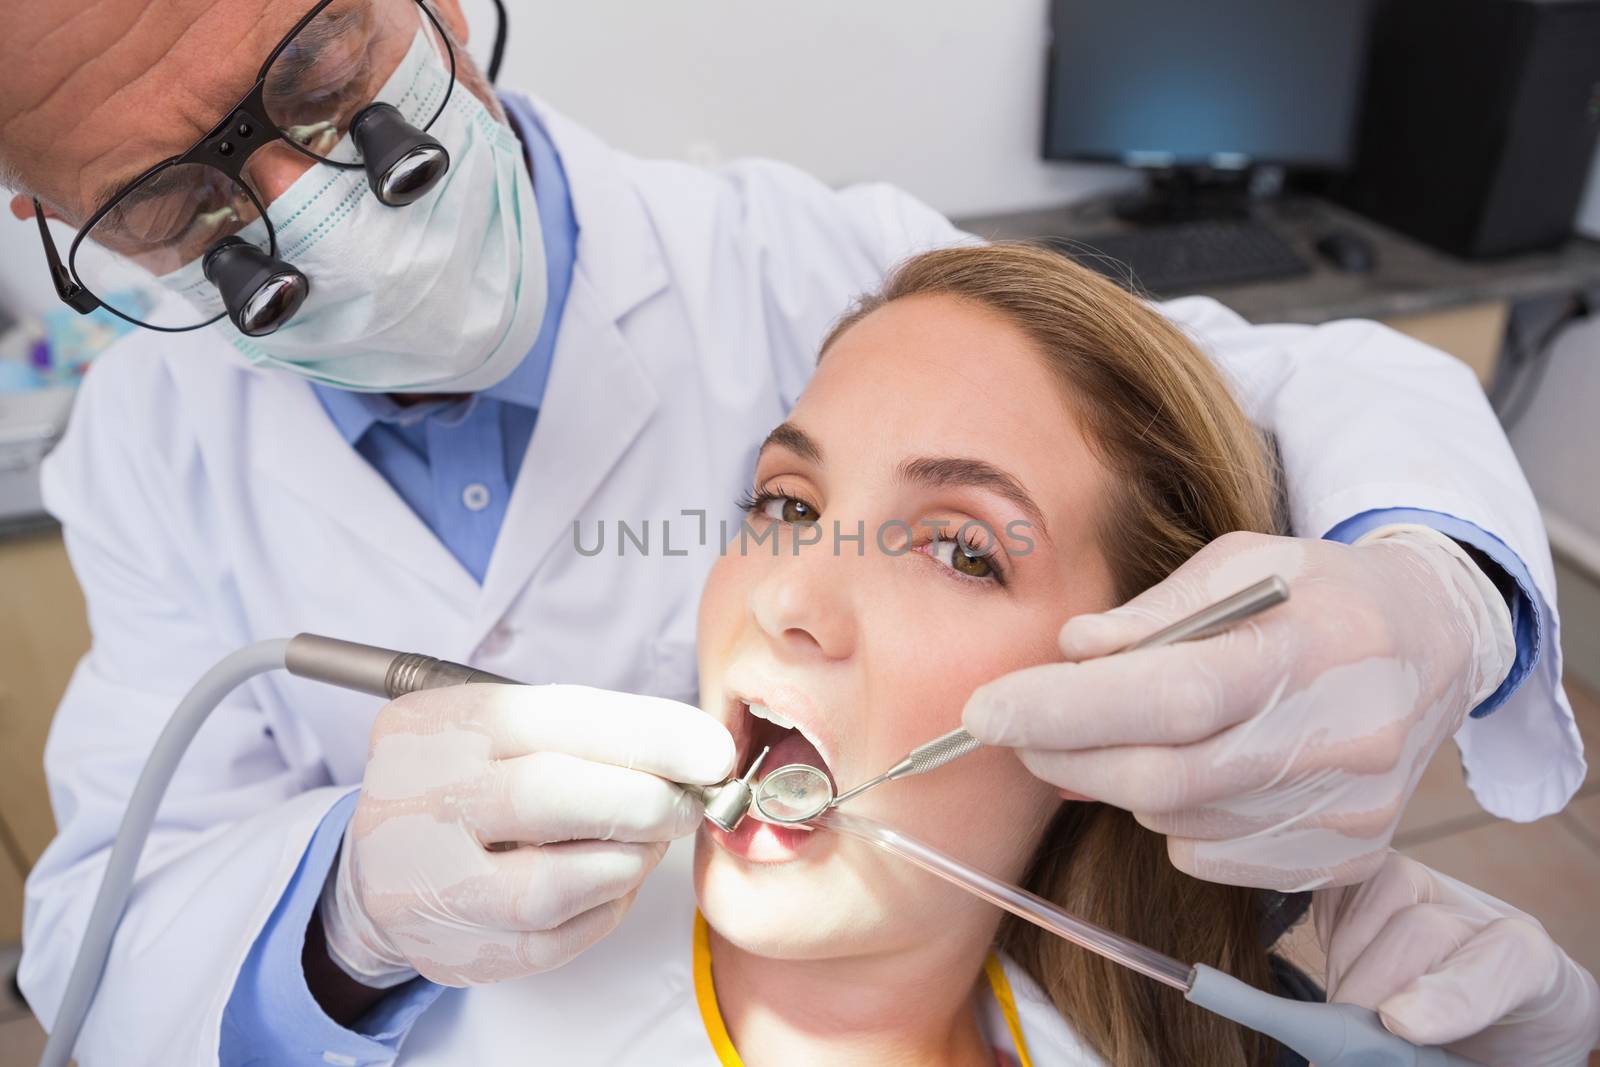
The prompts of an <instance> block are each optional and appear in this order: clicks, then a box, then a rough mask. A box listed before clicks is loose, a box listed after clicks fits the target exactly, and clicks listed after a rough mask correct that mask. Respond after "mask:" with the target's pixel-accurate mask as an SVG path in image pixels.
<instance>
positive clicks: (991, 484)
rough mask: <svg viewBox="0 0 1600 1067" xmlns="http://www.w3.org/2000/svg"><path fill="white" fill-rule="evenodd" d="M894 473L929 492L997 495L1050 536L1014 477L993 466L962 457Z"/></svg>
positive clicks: (934, 459)
mask: <svg viewBox="0 0 1600 1067" xmlns="http://www.w3.org/2000/svg"><path fill="white" fill-rule="evenodd" d="M897 473H898V474H899V476H900V477H901V479H903V480H904V481H908V482H916V483H918V484H919V485H925V486H929V487H932V488H940V487H971V488H974V489H987V490H989V491H990V492H992V493H998V494H999V495H1000V496H1003V497H1005V498H1006V499H1007V500H1009V501H1011V502H1012V503H1013V504H1015V505H1016V506H1017V507H1019V508H1021V509H1022V511H1023V513H1024V514H1026V515H1027V516H1028V519H1029V521H1031V522H1032V523H1033V524H1034V525H1035V526H1037V527H1038V528H1039V530H1040V531H1041V532H1042V533H1043V534H1044V535H1045V536H1046V537H1049V536H1050V530H1049V528H1048V527H1047V526H1046V525H1045V521H1044V513H1043V512H1041V511H1040V510H1039V505H1037V504H1035V503H1034V502H1033V497H1031V496H1029V495H1028V491H1027V490H1026V489H1024V488H1023V487H1022V483H1021V482H1020V481H1018V480H1017V478H1016V477H1015V476H1013V475H1011V474H1009V473H1007V472H1006V471H1003V470H1001V469H1000V468H999V467H996V466H995V465H994V464H993V463H989V462H986V461H985V460H981V459H971V458H968V457H965V456H920V457H918V458H916V459H908V460H906V461H905V462H903V463H901V464H900V467H899V470H898V471H897Z"/></svg>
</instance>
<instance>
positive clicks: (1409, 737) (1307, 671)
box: [963, 526, 1516, 890]
mask: <svg viewBox="0 0 1600 1067" xmlns="http://www.w3.org/2000/svg"><path fill="white" fill-rule="evenodd" d="M1272 574H1279V575H1282V576H1283V577H1284V578H1285V579H1287V580H1288V582H1289V586H1290V597H1289V600H1288V602H1287V603H1284V604H1281V605H1279V606H1277V607H1275V608H1272V609H1271V610H1270V611H1267V612H1265V613H1264V614H1262V615H1260V616H1257V617H1256V618H1255V619H1253V620H1250V621H1248V622H1246V623H1244V624H1242V625H1239V626H1237V627H1235V628H1234V629H1232V630H1230V631H1227V632H1225V633H1222V634H1219V635H1217V636H1215V637H1210V638H1207V639H1205V640H1203V641H1192V642H1186V643H1183V644H1178V645H1171V646H1168V647H1165V648H1155V649H1148V650H1144V651H1139V652H1127V653H1123V654H1121V655H1112V653H1114V652H1117V651H1118V650H1120V649H1123V648H1126V647H1127V646H1128V645H1130V644H1132V643H1134V642H1135V641H1137V640H1139V639H1140V638H1143V637H1145V636H1147V635H1149V634H1151V633H1154V632H1155V631H1156V630H1158V629H1160V628H1161V627H1163V626H1165V625H1167V624H1168V623H1171V622H1175V621H1177V620H1178V619H1180V618H1182V617H1184V616H1185V615H1189V614H1191V613H1193V612H1195V611H1197V610H1199V609H1200V608H1202V607H1205V606H1206V605H1207V604H1210V603H1213V602H1215V601H1217V600H1220V599H1221V598H1223V597H1224V596H1228V595H1230V594H1232V593H1236V592H1238V591H1239V590H1240V589H1242V588H1244V587H1245V586H1247V585H1249V584H1250V583H1252V582H1254V581H1257V580H1259V579H1261V578H1265V577H1267V576H1268V575H1272ZM1060 648H1061V653H1062V655H1063V657H1064V658H1065V659H1066V660H1067V661H1068V662H1066V663H1053V664H1047V665H1045V666H1041V667H1033V668H1029V669H1027V670H1022V671H1018V672H1016V673H1014V674H1010V675H1007V676H1005V677H1003V678H1000V679H998V680H997V681H994V682H991V683H990V684H988V685H986V686H983V687H982V688H980V689H979V690H978V691H977V692H976V693H974V694H973V696H972V699H971V700H970V701H969V702H968V704H967V708H966V713H965V716H964V718H963V724H964V725H965V726H966V727H967V729H968V730H971V731H972V733H973V734H975V735H976V736H977V737H978V738H979V740H981V741H984V742H986V743H988V744H995V745H1007V746H1011V747H1014V748H1017V749H1019V755H1020V756H1021V758H1022V761H1023V763H1025V764H1026V765H1027V767H1028V769H1029V770H1031V771H1032V772H1033V773H1034V774H1035V775H1037V776H1038V777H1040V778H1042V779H1044V780H1045V781H1047V782H1050V783H1052V784H1054V785H1056V786H1057V787H1059V788H1061V789H1062V790H1063V791H1064V792H1066V793H1068V794H1077V795H1078V796H1080V797H1088V798H1093V799H1095V800H1102V801H1106V802H1107V803H1110V804H1114V805H1116V806H1118V807H1120V808H1125V809H1127V810H1128V811H1131V812H1133V813H1134V814H1135V816H1136V817H1137V818H1138V820H1139V821H1140V822H1141V823H1143V824H1144V825H1145V826H1147V827H1149V828H1150V829H1152V830H1154V831H1156V832H1158V833H1162V834H1166V835H1167V838H1168V841H1167V845H1168V854H1169V855H1170V856H1171V859H1172V862H1173V863H1174V864H1175V865H1176V866H1177V867H1179V868H1180V869H1181V870H1184V871H1187V872H1188V873H1190V874H1192V875H1195V876H1196V877H1199V878H1205V879H1208V880H1210V881H1214V882H1224V883H1230V884H1236V885H1251V886H1260V887H1263V888H1268V889H1280V890H1297V889H1312V888H1316V887H1319V886H1325V885H1337V884H1343V883H1349V882H1356V881H1360V880H1361V879H1362V878H1365V877H1366V876H1367V875H1369V874H1370V873H1372V871H1373V870H1374V869H1376V867H1377V865H1378V863H1380V862H1381V861H1382V858H1383V855H1384V850H1385V848H1386V847H1387V845H1388V843H1389V839H1390V837H1391V836H1393V834H1394V828H1395V825H1396V823H1397V822H1398V821H1399V818H1400V813H1401V810H1402V809H1403V808H1404V807H1405V804H1406V801H1407V800H1408V799H1409V798H1410V796H1411V793H1412V791H1413V790H1414V789H1415V788H1416V784H1417V779H1418V778H1419V777H1421V775H1422V771H1423V769H1424V768H1425V767H1426V766H1427V764H1428V760H1429V758H1430V757H1432V755H1433V753H1434V751H1435V750H1436V749H1438V747H1439V746H1440V744H1441V743H1443V741H1444V739H1445V738H1447V737H1449V736H1450V735H1452V734H1453V733H1455V731H1456V729H1457V727H1459V726H1460V725H1461V723H1462V720H1463V719H1464V718H1465V717H1466V715H1467V713H1468V712H1469V711H1471V709H1472V708H1473V707H1475V706H1476V705H1477V704H1478V703H1479V702H1481V701H1482V700H1483V699H1484V697H1486V696H1488V695H1489V694H1490V693H1492V692H1494V690H1495V689H1496V687H1498V686H1499V684H1500V682H1501V681H1502V680H1503V679H1504V678H1505V676H1506V673H1507V672H1508V671H1509V670H1510V668H1511V664H1512V662H1513V660H1514V658H1515V655H1516V646H1515V639H1514V637H1513V635H1512V630H1511V618H1510V613H1509V612H1508V611H1507V610H1506V606H1505V601H1504V599H1503V598H1502V597H1501V595H1500V593H1499V591H1498V590H1496V589H1495V587H1494V585H1493V583H1491V582H1490V581H1489V580H1488V578H1486V577H1485V576H1484V575H1483V573H1482V571H1480V570H1479V569H1478V567H1477V565H1476V564H1474V563H1473V562H1472V560H1471V558H1470V557H1469V556H1468V555H1467V554H1466V552H1465V551H1464V550H1463V549H1462V548H1461V547H1460V546H1459V545H1457V544H1456V543H1455V542H1453V541H1451V540H1450V539H1449V538H1447V537H1444V536H1443V535H1441V534H1439V533H1436V532H1435V531H1433V530H1430V529H1426V528H1424V527H1420V526H1391V527H1385V528H1383V529H1382V530H1377V531H1374V532H1373V534H1370V535H1368V536H1367V537H1365V538H1363V539H1362V540H1361V541H1360V542H1359V543H1358V544H1357V545H1354V546H1350V545H1342V544H1336V543H1333V542H1330V541H1314V540H1305V539H1299V538H1290V537H1269V536H1266V535H1262V534H1243V533H1238V534H1229V535H1227V536H1226V537H1222V538H1219V539H1218V540H1216V541H1214V542H1213V543H1211V544H1210V545H1207V546H1206V547H1205V548H1204V549H1202V550H1201V551H1200V552H1199V553H1197V554H1196V555H1195V557H1194V558H1193V559H1191V560H1189V561H1188V562H1187V563H1185V564H1184V565H1183V566H1182V567H1180V568H1179V569H1178V570H1177V571H1175V572H1174V573H1173V574H1172V575H1171V576H1170V577H1169V578H1168V579H1167V580H1166V581H1164V582H1162V583H1160V584H1159V585H1157V586H1155V587H1154V588H1152V589H1150V590H1148V591H1147V592H1145V593H1144V594H1143V595H1141V596H1138V597H1136V598H1134V599H1133V600H1132V601H1130V602H1129V603H1128V604H1126V605H1124V606H1123V607H1121V608H1118V609H1116V610H1114V611H1110V612H1106V613H1104V614H1100V615H1086V616H1079V617H1077V618H1074V619H1072V620H1071V621H1069V622H1068V623H1067V624H1066V625H1065V626H1064V627H1062V630H1061V635H1060Z"/></svg>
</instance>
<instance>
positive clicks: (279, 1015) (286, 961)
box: [218, 96, 578, 1067]
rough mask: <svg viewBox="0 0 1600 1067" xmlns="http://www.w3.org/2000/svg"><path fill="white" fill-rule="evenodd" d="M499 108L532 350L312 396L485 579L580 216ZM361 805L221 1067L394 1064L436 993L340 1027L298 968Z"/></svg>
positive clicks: (246, 968)
mask: <svg viewBox="0 0 1600 1067" xmlns="http://www.w3.org/2000/svg"><path fill="white" fill-rule="evenodd" d="M501 102H502V103H503V104H504V106H505V109H506V113H507V115H509V117H510V119H511V122H512V124H513V126H514V127H515V128H516V131H517V134H518V136H520V137H521V138H522V144H523V148H524V149H525V150H526V152H527V155H528V159H529V162H530V163H531V164H532V169H533V176H534V183H535V191H536V193H537V194H538V205H539V226H540V229H541V231H542V233H543V236H544V248H545V264H546V267H547V268H548V271H549V276H550V283H549V284H550V297H549V305H548V310H546V312H545V318H544V325H543V327H542V328H541V329H540V331H539V336H538V338H537V339H536V340H535V341H534V343H533V348H532V349H530V350H529V352H528V355H527V356H526V358H524V359H523V361H522V362H521V363H520V364H518V365H517V368H516V369H515V370H514V371H512V372H511V374H510V375H509V376H508V377H507V378H506V379H505V380H504V381H502V382H500V383H499V384H497V385H495V386H494V387H493V388H490V389H487V390H485V391H483V392H481V393H477V394H474V395H471V396H466V397H462V398H460V399H451V400H441V401H429V402H426V403H422V404H414V405H411V406H410V407H402V406H401V405H399V404H397V403H395V402H394V401H393V400H392V399H390V398H389V397H387V396H383V395H381V394H371V393H350V392H344V391H342V390H339V389H334V388H331V387H328V386H322V385H314V386H313V387H312V388H314V389H315V390H316V392H317V397H318V399H320V400H321V401H322V406H323V408H324V409H325V410H326V411H327V413H328V416H329V418H331V419H332V420H333V423H334V425H335V426H337V427H338V428H339V432H340V433H341V434H342V435H343V436H344V439H345V440H346V441H348V442H349V443H350V445H351V446H352V447H353V448H354V449H355V450H356V451H357V452H359V453H361V455H362V456H363V457H364V458H365V459H366V461H367V462H368V463H370V464H372V467H373V469H374V470H376V471H377V472H378V473H379V474H381V475H383V477H384V479H385V480H386V481H388V483H389V484H390V485H391V486H393V487H394V490H395V492H397V493H399V494H400V496H401V498H402V499H404V500H405V502H406V503H407V504H408V505H410V507H411V510H412V511H414V512H416V514H417V517H418V518H420V519H421V520H422V521H423V522H424V523H426V524H427V526H428V529H430V530H432V531H433V532H434V534H435V536H437V537H438V538H439V540H440V541H441V542H443V543H444V545H445V546H446V547H447V548H449V549H450V552H451V554H453V555H454V556H455V557H456V559H458V560H460V561H461V565H462V566H463V567H465V568H466V569H467V570H468V571H469V572H470V573H471V574H472V576H473V577H475V578H476V579H477V580H478V581H479V582H482V581H483V576H484V573H485V572H486V571H487V570H488V568H489V557H490V555H491V554H492V553H493V551H494V543H495V538H496V536H497V535H498V534H499V532H500V525H501V522H502V521H503V520H504V518H505V513H506V502H507V501H508V500H509V499H510V496H511V487H512V486H513V485H515V484H516V480H517V473H518V471H520V470H521V468H522V457H523V454H524V453H525V452H526V451H527V449H528V442H529V441H530V440H531V439H532V437H533V427H534V423H535V421H536V420H537V419H538V415H539V406H540V404H541V403H542V401H543V399H544V387H545V382H546V380H547V379H548V378H549V376H550V362H551V359H552V357H553V356H554V354H555V346H556V333H557V330H558V328H559V327H560V324H561V313H562V309H563V308H564V307H565V306H566V300H567V292H568V290H569V289H570V287H571V284H572V270H573V263H574V260H575V258H576V253H577V244H578V223H577V218H576V216H575V215H574V214H573V210H572V198H571V195H570V194H569V192H568V189H567V178H566V173H565V171H564V170H563V169H562V166H561V159H560V157H559V156H558V155H557V153H556V150H555V146H554V145H553V144H551V143H550V139H549V137H548V136H546V134H545V132H544V130H543V128H541V127H540V125H539V121H538V119H537V118H536V117H535V116H534V114H533V111H532V109H531V108H530V107H529V105H528V103H527V101H525V100H523V99H521V98H520V97H515V96H506V97H502V99H501ZM397 210H401V211H404V210H405V209H404V208H399V209H397ZM355 804H356V796H355V794H353V793H352V794H351V795H350V796H348V797H346V798H345V799H344V800H342V801H340V802H339V803H338V804H337V805H335V806H334V807H333V808H332V809H331V810H330V811H329V812H328V814H327V815H326V816H324V817H323V820H322V823H321V825H319V826H318V827H317V831H316V833H315V834H314V835H313V836H312V838H311V843H310V844H309V845H308V846H307V848H306V851H305V854H304V855H303V856H302V857H301V859H300V864H299V866H298V868H296V870H295V872H294V875H293V876H292V878H291V879H290V881H289V885H288V887H287V888H286V889H285V890H284V894H283V896H282V897H281V898H280V899H279V901H278V904H277V907H276V908H275V909H274V910H273V912H272V915H271V916H270V917H268V919H267V922H266V925H265V926H263V927H262V930H261V933H260V934H259V935H258V936H257V938H256V941H255V944H254V945H252V946H251V949H250V952H249V954H248V955H247V956H246V958H245V961H244V964H243V966H242V967H241V968H240V971H239V977H238V979H237V980H236V981H235V983H234V987H233V992H232V994H231V995H230V996H229V998H228V1005H227V1007H226V1008H225V1009H224V1011H223V1017H222V1034H221V1039H220V1042H219V1048H218V1053H219V1059H220V1062H221V1064H222V1067H247V1065H265V1064H289V1063H315V1064H323V1065H326V1064H333V1065H335V1067H356V1065H363V1067H365V1065H369V1064H382V1063H388V1062H390V1061H392V1060H393V1059H394V1057H395V1054H396V1053H397V1051H398V1050H399V1047H400V1041H401V1039H402V1038H403V1037H404V1036H405V1034H406V1033H407V1032H408V1031H409V1030H410V1028H411V1024H412V1023H413V1022H415V1021H416V1018H417V1016H418V1015H420V1014H422V1012H423V1010H424V1009H425V1008H427V1007H428V1006H429V1005H430V1004H432V1003H433V1002H434V1001H435V1000H437V999H438V997H439V995H440V994H441V993H442V992H444V988H443V987H442V986H437V985H434V984H433V983H431V982H428V981H425V980H423V979H421V978H417V979H414V980H412V981H410V982H407V983H406V984H405V985H402V986H400V987H398V988H396V989H395V990H393V991H391V992H389V993H388V994H386V995H385V996H384V997H383V999H382V1000H380V1001H379V1002H378V1004H377V1005H376V1006H375V1007H374V1008H373V1009H372V1011H370V1012H368V1013H367V1015H366V1016H365V1017H363V1018H362V1019H360V1020H358V1021H357V1022H356V1024H355V1026H354V1027H351V1028H345V1027H342V1026H339V1025H338V1024H337V1023H335V1022H334V1021H333V1020H332V1019H330V1018H328V1016H327V1015H326V1014H325V1013H324V1012H323V1011H322V1009H321V1007H320V1006H318V1004H317V1002H316V999H315V998H314V997H313V996H312V995H311V991H310V989H308V988H307V986H306V980H305V971H304V968H303V966H302V964H301V962H300V954H301V950H302V948H303V947H304V945H305V936H306V927H307V925H308V924H309V923H310V921H311V916H312V913H313V912H314V910H315V909H316V906H317V901H318V899H319V898H320V896H321V895H322V886H323V883H324V882H326V881H327V878H328V872H329V871H330V870H332V869H333V864H334V862H335V860H337V858H338V855H339V843H340V841H341V840H342V839H343V837H344V829H345V826H346V824H347V823H349V821H350V816H351V815H352V814H353V813H354V811H355Z"/></svg>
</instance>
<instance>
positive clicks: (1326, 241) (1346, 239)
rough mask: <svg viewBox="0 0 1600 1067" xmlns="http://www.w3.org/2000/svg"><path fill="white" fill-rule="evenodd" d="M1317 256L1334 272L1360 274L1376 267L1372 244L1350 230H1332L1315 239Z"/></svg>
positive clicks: (1375, 253)
mask: <svg viewBox="0 0 1600 1067" xmlns="http://www.w3.org/2000/svg"><path fill="white" fill-rule="evenodd" d="M1317 254H1318V255H1320V256H1322V258H1323V259H1326V260H1327V261H1328V262H1329V263H1332V264H1333V266H1334V268H1335V269H1336V270H1342V271H1346V272H1348V273H1354V274H1362V273H1365V272H1367V271H1369V270H1371V269H1372V268H1373V267H1374V266H1376V265H1377V262H1378V255H1377V252H1376V250H1374V249H1373V247H1372V242H1371V241H1369V240H1367V239H1366V238H1365V237H1362V236H1361V235H1360V234H1358V233H1354V232H1352V231H1350V230H1334V231H1333V232H1332V233H1328V234H1324V235H1323V236H1321V237H1319V238H1317Z"/></svg>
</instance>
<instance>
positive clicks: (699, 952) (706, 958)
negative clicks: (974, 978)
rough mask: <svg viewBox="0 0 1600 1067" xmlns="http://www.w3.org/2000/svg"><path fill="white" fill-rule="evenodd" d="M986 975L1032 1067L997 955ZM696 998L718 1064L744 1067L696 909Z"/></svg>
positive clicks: (1025, 1063) (707, 930)
mask: <svg viewBox="0 0 1600 1067" xmlns="http://www.w3.org/2000/svg"><path fill="white" fill-rule="evenodd" d="M983 973H984V976H985V977H987V978H988V979H989V991H990V992H991V993H993V994H994V999H995V1002H996V1003H997V1004H999V1005H1000V1011H1001V1014H1003V1015H1004V1016H1005V1020H1006V1028H1007V1029H1008V1030H1010V1031H1011V1044H1012V1047H1013V1048H1015V1049H1016V1050H1017V1060H1018V1062H1019V1063H1020V1064H1021V1065H1022V1067H1033V1061H1032V1060H1030V1059H1029V1058H1028V1044H1027V1042H1026V1041H1025V1040H1023V1037H1022V1022H1021V1020H1019V1019H1018V1018H1017V1002H1016V998H1015V997H1013V996H1012V995H1011V983H1010V982H1009V981H1007V980H1006V972H1005V968H1004V967H1002V966H1001V964H1000V960H999V958H998V957H997V956H995V954H994V953H992V952H991V953H989V958H988V959H987V960H985V961H984V964H983ZM694 999H695V1003H696V1004H697V1005H699V1008H700V1021H701V1022H702V1023H704V1024H705V1028H706V1036H707V1037H708V1038H710V1039H711V1047H712V1048H713V1049H715V1050H716V1053H717V1062H718V1063H721V1064H722V1065H723V1067H744V1061H743V1060H742V1059H740V1058H739V1050H738V1049H736V1048H734V1047H733V1040H732V1039H731V1038H730V1037H728V1028H727V1027H726V1026H724V1025H723V1024H722V1009H721V1008H719V1007H718V1006H717V990H716V988H715V987H714V986H713V984H712V981H711V927H710V926H708V925H707V924H706V917H705V916H704V915H701V914H700V912H699V910H698V909H696V911H695V913H694Z"/></svg>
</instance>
